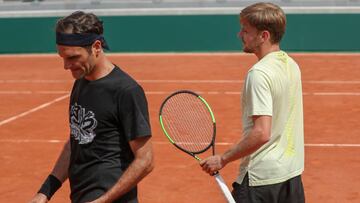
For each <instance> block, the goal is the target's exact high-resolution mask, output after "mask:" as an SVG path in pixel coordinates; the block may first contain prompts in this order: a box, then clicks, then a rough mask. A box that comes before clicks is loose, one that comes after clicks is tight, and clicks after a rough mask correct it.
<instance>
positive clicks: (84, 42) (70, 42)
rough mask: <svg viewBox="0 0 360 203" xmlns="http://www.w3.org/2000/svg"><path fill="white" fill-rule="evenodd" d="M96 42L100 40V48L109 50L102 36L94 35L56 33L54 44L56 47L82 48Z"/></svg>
mask: <svg viewBox="0 0 360 203" xmlns="http://www.w3.org/2000/svg"><path fill="white" fill-rule="evenodd" d="M96 40H100V41H101V45H102V47H103V48H104V49H107V50H109V46H108V45H107V43H106V41H105V38H104V36H103V35H98V34H95V33H82V34H67V33H62V32H56V44H58V45H65V46H79V47H84V46H89V45H92V43H94V42H95V41H96Z"/></svg>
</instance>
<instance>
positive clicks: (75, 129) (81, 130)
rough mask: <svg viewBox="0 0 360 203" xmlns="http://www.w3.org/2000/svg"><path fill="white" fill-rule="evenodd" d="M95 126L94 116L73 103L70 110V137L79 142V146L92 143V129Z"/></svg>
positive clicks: (93, 134) (93, 133) (93, 135)
mask: <svg viewBox="0 0 360 203" xmlns="http://www.w3.org/2000/svg"><path fill="white" fill-rule="evenodd" d="M96 126H97V121H96V119H95V114H94V112H92V111H87V112H86V110H85V108H82V107H81V105H78V104H77V103H75V104H74V105H71V109H70V130H71V136H73V137H74V139H75V140H78V141H79V144H89V143H91V142H92V141H93V139H94V138H95V136H96V134H95V132H94V129H95V128H96Z"/></svg>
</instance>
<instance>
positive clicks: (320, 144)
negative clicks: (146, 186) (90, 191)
mask: <svg viewBox="0 0 360 203" xmlns="http://www.w3.org/2000/svg"><path fill="white" fill-rule="evenodd" d="M0 143H55V144H57V143H65V140H56V139H51V140H46V139H0ZM152 143H153V144H155V145H171V143H170V142H162V141H153V142H152ZM233 144H234V143H229V142H217V143H216V146H232V145H233ZM305 147H360V144H341V143H340V144H334V143H309V144H305Z"/></svg>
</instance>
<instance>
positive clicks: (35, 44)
mask: <svg viewBox="0 0 360 203" xmlns="http://www.w3.org/2000/svg"><path fill="white" fill-rule="evenodd" d="M101 19H102V20H103V21H104V25H105V37H106V39H107V41H108V43H109V45H110V48H111V52H224V51H225V52H233V51H239V50H241V42H240V41H239V39H238V38H237V33H238V32H239V29H240V27H239V22H238V16H237V15H174V16H104V17H101ZM287 19H288V26H287V31H286V34H285V37H284V39H283V41H282V44H281V46H282V49H284V50H286V51H294V52H308V51H310V52H312V51H316V52H317V51H319V52H358V51H360V40H359V36H360V23H359V22H360V14H288V15H287ZM56 20H57V18H56V17H37V18H0V27H1V38H0V40H1V44H0V53H2V54H4V53H54V52H55V51H56V50H55V34H54V26H55V22H56Z"/></svg>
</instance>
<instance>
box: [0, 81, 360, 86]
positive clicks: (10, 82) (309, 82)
mask: <svg viewBox="0 0 360 203" xmlns="http://www.w3.org/2000/svg"><path fill="white" fill-rule="evenodd" d="M137 81H138V82H139V83H150V84H156V83H181V84H202V83H212V84H242V83H244V80H137ZM73 82H74V80H0V83H3V84H6V83H8V84H14V83H27V84H29V83H30V84H43V83H61V84H62V83H73ZM302 83H303V84H306V83H308V84H334V85H343V84H360V80H304V81H302Z"/></svg>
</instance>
